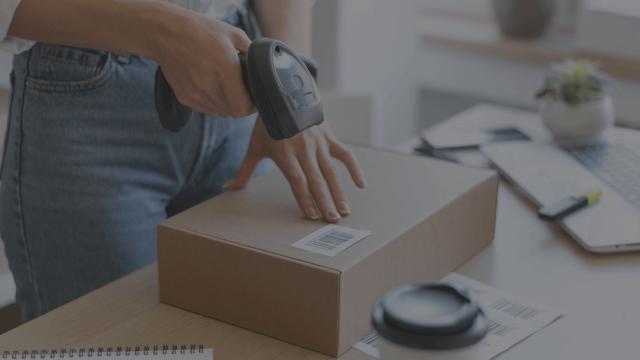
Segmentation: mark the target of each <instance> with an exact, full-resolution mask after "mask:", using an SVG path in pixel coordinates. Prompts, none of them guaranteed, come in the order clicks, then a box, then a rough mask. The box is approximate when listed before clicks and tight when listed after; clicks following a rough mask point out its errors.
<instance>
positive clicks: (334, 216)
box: [327, 210, 341, 221]
mask: <svg viewBox="0 0 640 360" xmlns="http://www.w3.org/2000/svg"><path fill="white" fill-rule="evenodd" d="M340 219H341V217H340V215H339V214H338V213H337V212H335V211H333V210H330V211H329V213H328V214H327V220H329V221H338V220H340Z"/></svg>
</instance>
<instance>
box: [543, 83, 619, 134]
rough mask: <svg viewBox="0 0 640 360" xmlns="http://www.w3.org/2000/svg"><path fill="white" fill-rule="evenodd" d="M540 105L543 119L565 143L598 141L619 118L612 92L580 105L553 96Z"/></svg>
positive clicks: (551, 130) (552, 131) (544, 99)
mask: <svg viewBox="0 0 640 360" xmlns="http://www.w3.org/2000/svg"><path fill="white" fill-rule="evenodd" d="M538 105H539V111H540V116H541V117H542V122H543V123H544V124H545V125H546V126H547V128H548V129H549V131H550V132H551V134H552V135H553V138H554V140H555V141H556V142H557V143H559V144H560V145H565V146H571V145H588V144H592V143H595V142H598V141H599V140H600V138H601V137H602V135H603V134H604V132H605V131H606V130H607V129H608V128H609V127H610V126H611V125H613V122H614V120H615V111H614V108H613V101H612V100H611V96H609V95H605V96H603V97H602V98H600V99H598V100H594V101H591V102H588V103H582V104H579V105H576V106H569V105H567V104H566V103H565V102H563V101H557V100H554V99H551V98H543V99H542V100H540V102H539V104H538Z"/></svg>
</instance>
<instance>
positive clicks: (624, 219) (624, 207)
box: [481, 136, 640, 253]
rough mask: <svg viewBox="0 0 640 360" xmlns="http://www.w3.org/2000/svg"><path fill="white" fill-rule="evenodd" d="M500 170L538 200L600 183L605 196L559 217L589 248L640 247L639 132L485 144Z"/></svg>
mask: <svg viewBox="0 0 640 360" xmlns="http://www.w3.org/2000/svg"><path fill="white" fill-rule="evenodd" d="M481 151H482V152H483V153H484V154H485V155H486V156H487V157H488V158H489V159H490V160H491V162H492V163H493V164H494V165H495V167H496V168H497V169H498V171H499V172H500V173H501V174H502V175H503V176H504V177H505V178H506V179H507V180H508V181H510V182H512V183H513V184H514V185H515V186H516V187H517V188H519V189H520V190H521V191H522V192H523V193H524V194H525V195H526V196H527V197H529V198H530V199H531V200H532V201H533V202H534V203H536V204H537V205H538V206H544V205H548V204H551V203H553V202H555V201H558V200H562V199H564V198H566V197H569V196H574V195H580V194H581V193H584V192H587V191H593V190H595V189H599V190H602V192H603V195H602V198H601V199H600V201H599V202H598V203H597V204H595V205H592V206H589V207H587V208H584V209H581V210H580V211H578V212H575V213H573V214H571V215H569V216H567V217H565V218H563V219H562V220H560V221H559V224H560V226H561V227H562V228H563V229H564V230H566V231H567V232H568V233H569V235H571V236H572V237H573V238H574V239H575V240H577V241H578V242H579V243H580V244H581V245H582V246H583V247H584V248H585V249H587V250H588V251H591V252H597V253H613V252H626V251H637V250H640V136H639V137H638V141H637V142H633V143H630V142H628V141H627V142H620V143H616V142H603V143H599V144H595V145H589V146H579V147H564V148H563V147H559V146H557V145H554V144H551V143H544V142H530V141H518V142H508V143H494V144H486V145H483V146H481Z"/></svg>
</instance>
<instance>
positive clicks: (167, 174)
mask: <svg viewBox="0 0 640 360" xmlns="http://www.w3.org/2000/svg"><path fill="white" fill-rule="evenodd" d="M242 6H245V5H244V4H243V1H242V0H171V1H161V0H2V2H1V3H0V39H2V38H4V41H3V42H2V43H0V46H2V47H4V48H5V49H7V48H10V49H12V50H13V51H14V52H16V53H17V55H16V56H15V59H14V72H13V74H12V94H11V108H10V116H9V117H10V125H9V129H8V137H7V142H6V151H5V155H4V162H3V175H2V187H1V189H0V221H1V223H0V226H1V231H2V239H3V240H4V241H5V245H6V251H7V255H8V258H9V262H10V266H11V270H12V272H13V274H14V277H15V279H16V284H17V299H18V302H19V303H20V304H21V306H22V310H23V317H24V318H25V319H31V318H33V317H36V316H38V315H40V314H43V313H45V312H47V311H49V310H51V309H53V308H55V307H56V306H59V305H61V304H63V303H65V302H67V301H69V300H71V299H73V298H75V297H77V296H79V295H81V294H84V293H86V292H88V291H91V290H93V289H95V288H97V287H99V286H101V285H103V284H105V283H107V282H109V281H111V280H113V279H116V278H118V277H120V276H122V275H124V274H126V273H129V272H131V271H133V270H135V269H138V268H140V267H142V266H144V265H146V264H149V263H150V262H152V261H154V260H155V237H156V233H155V226H156V225H157V224H158V223H159V222H160V221H162V219H164V218H165V217H167V216H170V215H172V214H175V213H177V212H179V211H182V210H184V209H186V208H188V207H190V206H192V205H194V204H196V203H198V202H200V201H202V200H204V199H207V198H209V197H211V196H213V195H216V194H218V193H220V192H221V191H222V190H223V186H226V187H227V188H229V189H240V188H242V187H243V186H245V185H246V184H247V182H248V181H249V179H250V177H251V176H252V174H253V173H254V171H255V169H256V167H257V165H258V163H259V162H260V160H261V159H263V158H267V157H269V158H271V159H273V160H274V161H275V163H276V164H277V165H278V166H279V168H280V169H281V170H282V171H283V173H284V174H285V176H286V178H287V180H288V181H289V183H290V186H291V189H292V191H293V194H294V196H295V198H296V200H297V202H298V205H299V206H300V209H301V210H302V212H303V213H304V215H305V216H306V217H307V218H308V219H312V220H317V219H319V218H320V217H321V216H322V217H324V219H325V220H326V221H329V222H336V221H338V220H339V219H340V218H341V217H342V216H346V215H348V213H349V207H348V204H347V199H346V198H345V195H344V192H343V190H342V188H341V186H340V184H339V183H338V181H337V180H336V176H335V174H334V168H333V167H332V164H331V160H330V158H331V157H335V158H337V159H339V160H340V161H342V162H343V163H344V164H345V165H346V166H347V168H348V170H349V172H350V173H351V175H352V177H353V180H354V182H355V183H356V184H357V185H358V186H359V187H364V178H363V176H362V174H361V172H360V170H359V168H358V166H357V164H356V161H355V159H354V158H353V156H352V155H351V154H350V152H349V151H348V150H347V149H346V148H345V147H344V146H343V145H342V144H340V143H339V142H338V141H337V140H336V139H335V137H334V136H333V134H332V133H331V130H330V129H329V127H328V126H327V125H326V124H324V125H322V126H317V127H314V128H311V129H308V130H307V131H305V132H303V133H301V134H299V135H298V136H296V137H294V138H291V139H288V140H283V141H274V140H272V139H270V138H269V137H268V135H267V133H266V131H265V128H264V126H263V124H262V122H261V121H254V120H255V117H253V118H252V117H251V116H250V114H251V113H253V112H254V111H255V110H254V108H253V105H252V104H251V101H250V99H249V97H248V95H247V93H246V90H245V89H244V87H243V84H242V79H241V72H240V65H239V60H238V53H239V52H246V51H247V49H248V46H249V43H250V40H249V39H248V38H247V36H246V34H245V33H244V32H243V31H242V30H241V29H239V28H237V27H235V26H236V25H238V23H239V20H238V14H237V11H238V9H239V8H240V7H242ZM254 8H255V10H256V13H257V15H258V20H259V23H260V25H261V27H262V30H263V33H264V35H265V36H268V37H273V38H277V39H280V40H282V41H284V42H286V43H288V44H289V45H291V46H292V47H293V48H295V49H297V50H298V51H299V52H301V53H306V54H308V53H309V52H310V45H311V44H310V37H311V30H310V24H311V8H312V1H311V0H256V1H254ZM221 20H225V21H226V22H225V21H221ZM23 39H29V40H32V41H34V42H35V43H32V42H29V41H26V40H23ZM94 49H97V50H94ZM158 64H160V65H161V66H162V68H163V71H164V73H165V76H166V78H167V80H168V81H169V83H170V84H171V85H172V87H173V89H174V90H175V92H176V95H177V97H178V99H179V100H180V101H181V102H182V103H183V104H185V105H187V106H189V107H191V108H193V109H194V110H196V111H198V112H199V114H197V115H194V118H193V119H191V121H190V122H189V123H188V125H187V126H186V127H185V128H184V129H182V130H181V131H180V132H178V133H171V132H168V131H166V130H164V129H163V128H162V127H161V125H160V122H159V120H158V118H157V115H156V113H155V107H154V103H153V82H154V73H155V71H156V68H157V66H158ZM254 124H255V125H254ZM252 129H253V130H252ZM234 176H235V177H234ZM232 177H233V178H232ZM225 184H226V185H225ZM318 210H319V211H318Z"/></svg>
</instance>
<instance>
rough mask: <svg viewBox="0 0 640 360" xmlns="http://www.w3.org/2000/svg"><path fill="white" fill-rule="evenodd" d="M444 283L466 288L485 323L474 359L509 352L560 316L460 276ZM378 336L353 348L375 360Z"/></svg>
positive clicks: (374, 335)
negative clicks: (487, 331) (485, 319)
mask: <svg viewBox="0 0 640 360" xmlns="http://www.w3.org/2000/svg"><path fill="white" fill-rule="evenodd" d="M442 281H444V282H448V283H450V284H454V285H459V286H462V287H464V288H466V289H468V290H469V291H470V292H471V294H472V296H474V297H475V299H476V301H477V302H478V304H479V305H480V307H482V309H483V310H484V312H485V314H486V315H487V318H488V320H489V333H488V334H487V336H486V337H485V338H484V339H483V340H482V341H481V342H480V343H479V344H477V345H476V346H477V347H480V349H475V350H474V351H478V352H477V353H476V352H474V354H476V357H475V359H476V360H489V359H493V358H494V357H496V356H498V355H500V354H502V353H503V352H505V351H507V350H509V349H510V348H512V347H513V346H515V345H516V344H518V343H519V342H521V341H523V340H524V339H526V338H528V337H529V336H531V335H533V334H535V333H537V332H538V331H540V330H542V329H544V328H545V327H547V326H548V325H549V324H551V323H552V322H554V321H555V320H557V319H558V318H560V317H561V316H562V314H561V312H560V311H558V310H556V309H553V308H550V307H547V306H545V305H542V304H539V303H537V302H534V301H531V300H527V299H523V298H520V297H516V296H513V295H510V294H507V293H505V292H503V291H501V290H498V289H496V288H493V287H491V286H488V285H485V284H483V283H480V282H478V281H475V280H473V279H470V278H468V277H465V276H462V275H460V274H456V273H451V274H449V275H447V276H446V277H445V278H444V279H442ZM377 343H378V334H377V333H375V331H374V332H372V333H371V334H369V335H368V336H367V337H365V338H364V339H362V340H361V341H360V342H358V343H357V344H355V345H354V346H353V347H354V348H356V349H358V350H360V351H362V352H364V353H366V354H368V355H370V356H373V357H376V358H378V357H379V356H380V355H379V352H378V349H377V347H376V346H377Z"/></svg>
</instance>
